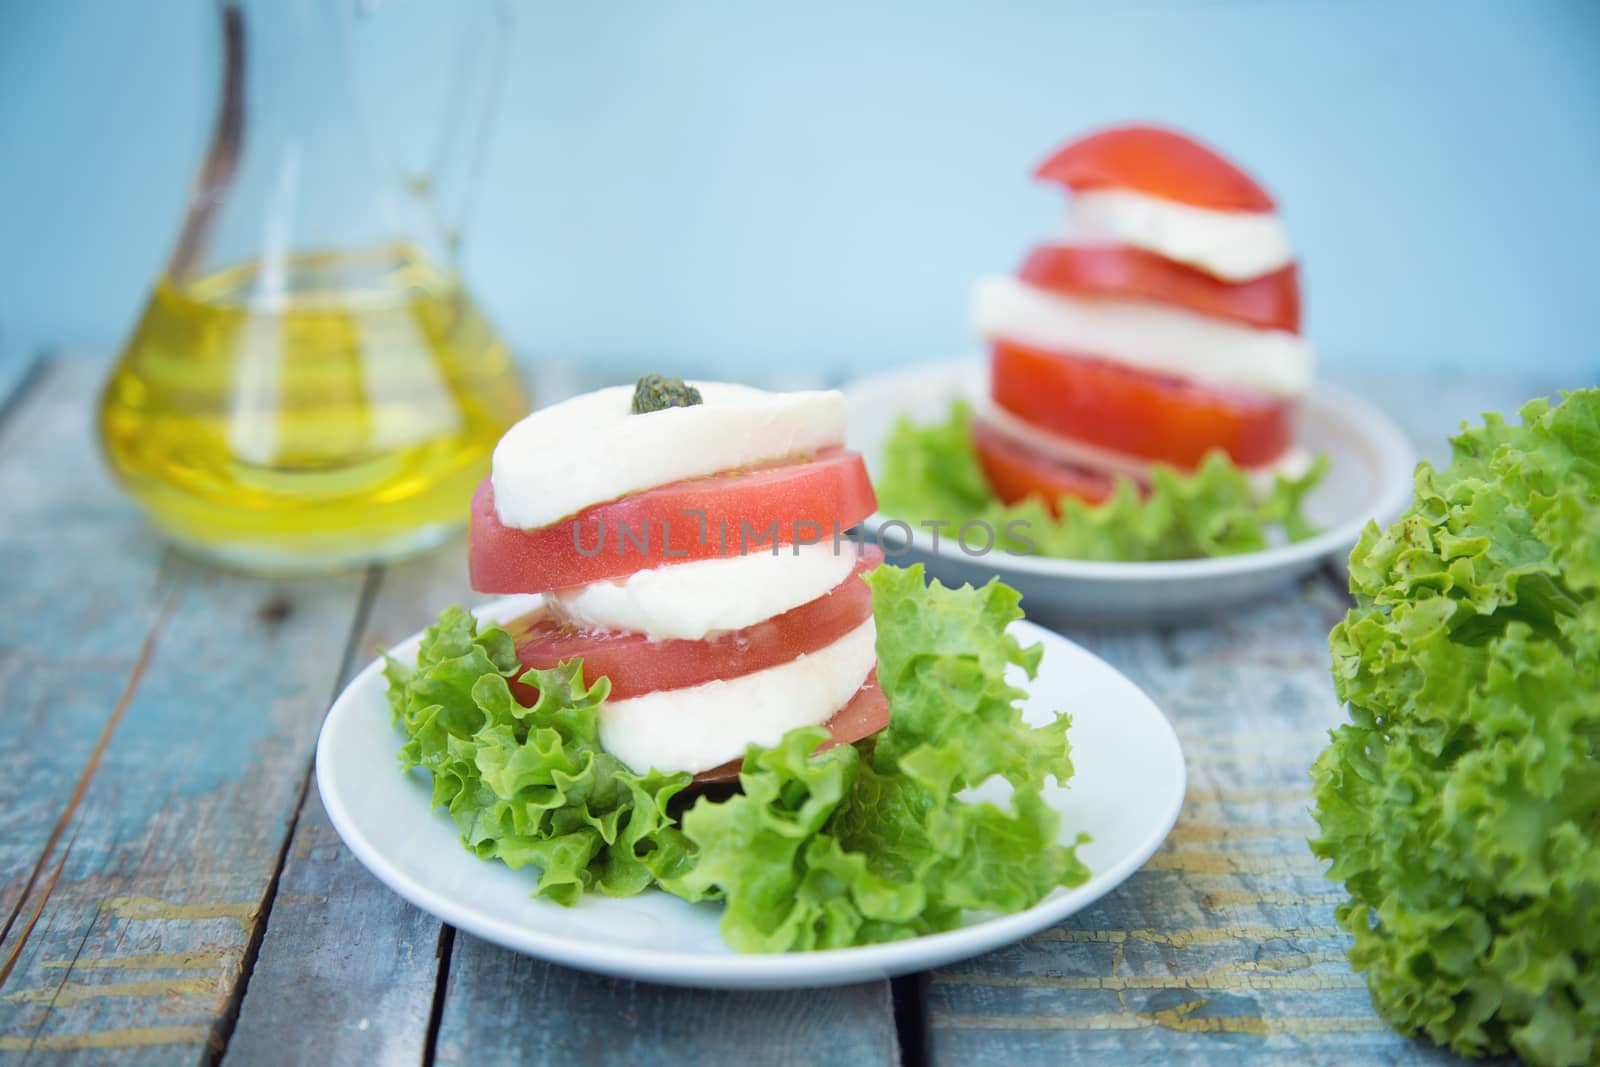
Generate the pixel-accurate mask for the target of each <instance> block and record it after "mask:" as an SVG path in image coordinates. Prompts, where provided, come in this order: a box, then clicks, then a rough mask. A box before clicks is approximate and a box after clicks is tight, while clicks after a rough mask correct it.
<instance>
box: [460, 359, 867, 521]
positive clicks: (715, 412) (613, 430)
mask: <svg viewBox="0 0 1600 1067" xmlns="http://www.w3.org/2000/svg"><path fill="white" fill-rule="evenodd" d="M691 384H693V385H694V386H695V387H696V388H697V389H699V390H700V395H701V397H702V398H704V401H705V402H704V403H702V404H695V405H693V406H691V407H682V408H666V409H665V410H662V411H652V412H649V413H647V414H643V415H634V414H632V413H631V412H630V407H631V405H632V402H633V387H632V386H627V385H619V386H613V387H612V388H609V389H600V390H596V391H595V392H592V393H584V394H583V395H582V396H575V397H573V398H572V399H571V400H566V401H563V402H562V403H559V404H555V405H552V406H551V407H547V408H543V409H541V410H539V411H535V412H534V413H533V414H531V415H529V416H528V417H527V418H525V419H523V420H522V421H521V422H519V423H517V424H516V425H515V426H513V427H511V429H509V430H507V431H506V433H505V436H504V437H502V438H500V443H499V444H498V445H496V446H495V450H494V468H493V471H492V473H491V475H490V478H491V482H492V484H493V486H494V506H495V511H496V513H497V514H498V516H499V518H500V521H501V522H502V523H504V524H505V525H507V526H513V527H519V528H521V529H525V530H530V529H537V528H540V527H544V526H549V525H551V524H552V523H555V522H559V521H560V520H562V519H565V518H568V517H570V516H572V515H576V514H577V513H578V512H580V511H582V510H583V509H584V508H586V507H589V506H590V505H592V504H601V503H604V502H606V501H608V500H615V499H617V498H618V497H622V496H626V495H628V494H629V493H637V492H640V491H642V490H645V489H652V488H654V487H656V486H658V485H666V484H668V483H669V482H676V481H681V480H683V479H685V478H699V477H702V476H704V475H708V474H716V473H718V472H719V471H725V470H732V469H734V468H737V467H747V466H750V465H751V464H755V463H760V462H763V461H765V460H774V459H784V458H788V457H798V456H803V455H807V454H809V453H812V452H816V451H818V450H820V449H823V448H828V447H831V446H834V445H842V444H843V443H844V426H845V409H844V395H843V394H842V393H839V392H837V391H833V390H826V391H823V390H814V391H808V392H794V393H769V392H767V391H766V390H764V389H752V388H750V387H749V386H744V385H731V384H728V383H724V382H693V383H691Z"/></svg>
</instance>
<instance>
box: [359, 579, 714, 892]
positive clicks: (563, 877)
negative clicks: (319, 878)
mask: <svg viewBox="0 0 1600 1067" xmlns="http://www.w3.org/2000/svg"><path fill="white" fill-rule="evenodd" d="M384 660H385V663H384V676H385V677H386V678H387V679H388V681H389V686H388V695H389V708H390V711H391V712H392V714H393V716H394V722H395V725H396V726H398V727H399V728H400V729H401V730H402V731H403V732H404V733H405V735H406V743H405V745H404V747H402V748H401V749H400V761H401V763H402V764H403V765H404V766H405V767H406V769H408V770H409V769H411V768H415V767H421V768H422V769H424V770H426V771H427V772H428V774H429V775H430V777H431V778H432V780H433V799H432V806H433V807H435V808H443V809H444V810H446V811H447V812H449V813H450V817H451V818H452V819H454V820H455V824H456V829H457V831H459V832H460V834H461V843H462V844H463V845H464V846H466V847H467V849H469V850H470V851H472V852H474V853H476V854H477V855H478V856H479V857H480V858H482V859H498V860H500V861H501V862H503V863H505V864H506V866H508V867H511V868H513V869H515V868H519V867H525V866H533V867H536V868H538V869H539V875H538V878H537V881H536V882H535V884H534V895H535V896H541V897H546V898H548V899H550V900H553V901H555V902H556V903H558V904H569V905H570V904H575V903H577V901H578V899H579V898H580V897H581V896H582V895H583V894H584V893H585V892H590V891H593V892H599V893H604V894H606V895H608V896H618V897H626V896H632V895H633V894H635V893H638V892H639V891H640V890H642V889H645V888H646V887H648V886H649V885H650V884H651V883H652V882H653V881H654V875H653V873H652V867H655V868H660V867H667V866H670V865H671V864H672V863H674V862H677V861H679V860H680V859H681V854H682V850H683V847H684V844H683V839H682V836H681V834H680V833H679V832H678V830H677V827H676V825H675V823H674V822H673V820H672V819H671V818H670V817H669V815H668V811H667V806H668V803H669V802H670V801H671V800H672V798H673V796H675V795H676V794H677V793H679V792H680V791H682V790H683V788H684V787H685V786H687V785H688V784H689V780H690V778H689V775H687V774H656V773H651V774H643V775H641V774H635V773H633V772H632V771H631V770H629V769H628V767H627V766H626V765H625V764H624V763H623V762H622V761H621V760H619V759H617V758H616V757H615V756H613V755H611V754H610V753H609V752H606V751H605V750H604V749H603V748H601V747H600V724H599V712H600V704H601V702H602V701H604V700H605V698H606V695H607V694H608V693H609V692H610V690H611V685H610V683H609V682H607V681H606V680H605V679H604V678H601V679H599V680H597V681H596V682H595V683H594V684H592V685H587V686H586V685H585V684H584V681H583V664H582V662H581V661H578V660H574V661H572V662H569V663H563V664H561V665H559V666H557V667H555V668H553V669H550V670H528V671H524V670H523V668H522V665H521V664H520V663H519V662H518V661H517V655H516V649H515V647H514V646H513V644H512V640H511V636H510V635H509V634H507V633H506V632H505V631H504V630H502V629H500V628H499V627H497V626H487V627H485V628H483V629H482V630H481V631H480V630H479V628H478V624H477V622H476V620H474V619H473V617H472V615H471V614H469V613H468V612H466V611H463V610H462V609H461V608H459V607H452V608H448V609H446V610H445V612H444V613H443V614H442V615H440V616H439V620H438V621H437V622H436V623H434V625H432V626H430V627H429V628H428V629H427V631H426V633H424V635H423V639H422V645H421V647H420V648H419V649H418V650H417V660H416V664H415V666H412V667H407V666H406V665H404V664H402V663H400V662H399V661H397V660H395V659H394V658H393V657H390V656H387V655H386V656H385V657H384ZM513 676H520V680H522V681H524V682H527V683H528V684H530V685H532V686H534V687H536V688H537V689H538V691H539V698H538V700H537V701H536V702H535V703H534V705H533V706H532V707H526V706H524V705H523V704H521V703H519V702H518V701H517V699H516V697H515V696H514V695H513V694H512V692H511V687H510V685H509V684H508V682H509V680H510V679H511V678H512V677H513ZM647 860H648V861H649V863H648V864H647V862H646V861H647Z"/></svg>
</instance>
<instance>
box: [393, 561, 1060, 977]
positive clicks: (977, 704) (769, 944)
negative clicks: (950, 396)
mask: <svg viewBox="0 0 1600 1067" xmlns="http://www.w3.org/2000/svg"><path fill="white" fill-rule="evenodd" d="M868 581H869V582H870V583H871V584H872V587H873V611H874V616H875V620H876V623H877V628H878V681H879V684H880V685H881V686H882V687H883V690H884V693H885V695H886V696H887V698H888V701H889V706H890V721H889V725H888V727H886V728H885V729H884V730H883V731H882V732H881V733H880V734H878V735H877V736H876V737H874V738H869V739H867V740H865V741H862V742H859V743H858V744H856V745H853V746H852V745H840V746H837V747H835V748H831V749H827V750H825V751H822V752H817V751H816V749H817V746H818V745H819V744H820V743H821V742H822V741H823V740H824V739H825V738H826V736H827V734H826V732H825V731H824V730H823V729H822V728H820V727H806V728H802V729H798V730H794V731H791V732H790V733H789V734H788V735H786V736H785V737H784V738H783V740H782V741H781V742H780V743H779V744H778V745H776V746H775V747H773V748H771V749H763V748H760V747H759V746H751V748H750V751H749V753H748V754H747V755H746V757H745V760H744V764H743V767H742V772H741V774H740V786H741V791H740V792H739V793H738V794H735V795H734V796H731V797H728V798H725V799H721V800H718V799H715V798H714V797H712V796H709V795H702V796H700V797H698V798H697V800H696V801H695V803H694V805H693V806H692V807H690V808H688V809H687V811H684V812H683V813H682V815H681V819H680V818H677V817H675V816H676V809H677V808H679V807H681V805H678V804H674V803H673V801H674V799H675V798H676V797H677V796H678V794H680V793H681V792H682V790H683V789H684V788H685V787H686V786H687V785H688V784H689V780H690V779H689V776H688V775H686V774H676V775H665V774H657V773H650V774H645V775H640V774H636V773H634V772H633V771H631V770H630V769H629V768H627V767H626V766H625V765H623V764H622V763H621V761H619V760H618V759H616V758H615V757H614V756H612V755H610V754H609V753H607V752H605V751H604V749H602V748H601V746H600V743H599V730H598V714H599V707H600V704H601V703H602V702H603V701H604V700H605V697H606V694H607V692H608V691H609V685H608V683H607V682H606V680H605V679H603V678H602V679H598V680H596V681H595V682H594V683H593V684H591V685H585V684H584V681H583V672H582V664H581V663H579V662H577V661H573V662H570V663H564V664H562V665H561V666H559V667H557V668H555V669H553V670H548V671H528V672H526V673H521V674H519V672H520V671H521V667H520V665H519V664H518V662H517V659H516V655H515V650H514V648H513V646H512V642H511V639H510V637H509V636H508V635H507V634H506V633H505V631H504V630H501V629H499V628H498V627H495V626H484V627H481V628H480V627H479V626H478V624H477V623H476V622H475V621H474V620H473V618H472V616H471V615H470V614H468V613H467V612H465V611H462V610H461V609H460V608H451V609H449V610H448V611H446V612H445V613H444V614H443V615H441V616H440V618H439V621H438V622H437V623H436V624H435V625H434V626H433V627H431V628H430V629H429V630H428V631H427V633H426V634H425V636H424V639H423V641H422V645H421V648H420V649H419V651H418V655H417V662H416V665H415V666H414V667H407V666H405V665H402V664H400V663H398V662H397V661H395V660H393V659H389V660H388V662H387V664H386V671H385V673H386V675H387V677H388V679H389V701H390V707H391V710H392V711H393V714H394V721H395V724H396V725H397V727H398V728H399V729H400V731H401V732H402V733H403V734H404V735H405V737H406V741H405V744H404V746H403V748H402V749H401V752H400V758H401V761H402V763H403V764H404V765H405V766H406V767H407V768H412V767H421V768H424V769H425V770H427V771H428V772H429V774H430V775H431V776H432V780H433V801H432V802H433V805H434V806H435V807H438V808H443V809H445V810H446V811H448V812H449V813H450V815H451V817H452V818H453V819H454V820H455V824H456V827H457V829H458V831H459V832H460V834H461V840H462V843H463V844H464V845H465V846H466V847H467V848H468V849H470V850H472V851H473V852H474V853H476V854H477V855H478V856H480V857H482V858H484V859H499V860H501V861H503V862H505V863H507V864H508V865H510V866H512V867H521V866H524V865H530V866H533V867H537V868H539V874H538V878H537V881H536V883H535V889H534V891H535V894H536V895H539V896H543V897H546V898H548V899H550V900H553V901H555V902H556V903H560V904H567V905H570V904H574V903H576V902H577V901H578V900H579V899H581V897H582V895H583V894H584V893H585V892H591V891H592V892H600V893H606V894H611V895H617V896H627V895H631V894H634V893H638V892H641V891H643V890H645V889H647V888H649V887H651V886H658V887H660V888H662V889H665V890H667V891H669V892H672V893H676V894H677V895H679V896H682V897H684V898H685V899H688V900H695V901H698V900H722V901H724V902H725V909H724V913H723V920H722V931H723V936H724V938H725V939H726V940H727V942H728V943H729V944H730V945H731V946H732V947H734V948H735V949H738V950H740V951H748V952H776V951H786V950H792V949H813V948H829V947H840V946H846V945H859V944H867V943H872V942H880V941H887V940H894V939H898V938H905V937H913V936H916V935H918V934H921V933H927V932H931V931H936V930H944V929H949V928H951V927H953V926H955V925H957V924H958V923H959V922H960V921H961V919H962V916H963V914H964V913H965V912H967V911H969V910H970V911H991V912H1011V911H1017V910H1020V909H1022V908H1026V907H1028V906H1030V905H1032V904H1033V903H1035V902H1037V901H1038V900H1039V899H1040V898H1042V897H1043V896H1045V895H1046V894H1048V893H1050V892H1051V891H1052V890H1054V889H1055V888H1056V887H1057V886H1070V885H1077V884H1081V883H1082V882H1083V881H1084V880H1085V879H1087V877H1088V871H1087V869H1086V868H1085V867H1084V866H1083V864H1082V863H1081V862H1080V861H1079V859H1078V857H1077V852H1076V849H1077V847H1078V845H1079V844H1081V843H1082V842H1083V841H1084V840H1086V838H1082V837H1080V838H1079V839H1078V840H1077V841H1075V842H1073V843H1071V844H1066V843H1063V842H1062V841H1061V840H1060V837H1061V833H1060V830H1061V828H1060V826H1059V818H1058V815H1057V813H1056V811H1055V810H1054V809H1053V808H1051V807H1050V806H1049V805H1048V804H1047V803H1046V802H1045V800H1044V798H1043V790H1044V788H1045V787H1046V784H1047V782H1048V780H1049V779H1052V778H1053V779H1055V780H1056V781H1057V782H1060V783H1065V782H1067V780H1068V779H1069V778H1070V777H1071V775H1072V762H1071V749H1070V746H1069V744H1068V741H1067V729H1068V726H1069V724H1070V720H1069V719H1068V718H1067V717H1066V716H1064V715H1062V716H1057V717H1056V718H1055V719H1054V720H1053V721H1052V722H1050V723H1049V724H1047V725H1044V726H1038V727H1034V726H1029V725H1028V724H1027V723H1025V722H1024V721H1023V719H1022V713H1021V708H1020V705H1019V701H1021V700H1022V699H1023V697H1024V696H1025V693H1024V692H1023V690H1021V689H1020V688H1018V687H1017V686H1015V685H1012V684H1011V683H1010V682H1008V681H1007V678H1006V675H1007V671H1008V669H1012V668H1015V669H1020V670H1021V671H1022V672H1023V673H1024V674H1025V675H1027V676H1029V677H1031V676H1032V675H1033V673H1034V671H1035V670H1036V669H1037V666H1038V662H1039V656H1040V653H1041V650H1040V648H1039V647H1038V646H1032V647H1027V648H1024V647H1023V646H1022V645H1021V644H1020V643H1019V642H1018V641H1017V640H1016V638H1015V637H1014V636H1012V635H1011V634H1009V633H1008V632H1007V631H1006V626H1007V624H1008V623H1010V622H1011V621H1013V620H1014V619H1017V618H1020V617H1021V611H1020V610H1019V608H1018V606H1017V605H1018V602H1019V599H1020V598H1019V596H1018V594H1017V593H1016V592H1015V591H1014V590H1012V589H1009V588H1007V587H1006V586H1004V585H1001V584H1000V583H999V582H997V581H995V582H990V583H989V584H988V585H986V586H984V587H983V588H982V589H972V588H970V587H963V588H961V589H946V588H944V587H942V586H940V585H939V584H938V583H933V584H932V585H925V584H924V580H923V573H922V568H921V567H913V568H910V569H907V570H901V569H899V568H895V567H888V566H883V567H879V568H877V569H876V570H875V571H874V572H873V573H872V575H871V576H870V577H869V578H868ZM513 678H520V680H523V681H526V682H528V683H530V684H531V685H533V686H535V687H536V688H537V689H538V691H539V697H538V701H537V702H536V703H535V704H534V705H533V706H532V707H525V706H523V705H521V704H519V703H518V701H517V700H516V697H515V694H514V693H513V691H512V689H511V687H510V685H509V684H508V683H509V681H510V680H512V679H513ZM995 778H998V779H1002V780H1003V781H1004V782H1005V783H1007V785H1008V786H1009V790H1010V797H1009V799H1008V800H1007V802H1006V803H1005V804H1004V805H1003V806H1002V805H996V804H992V803H988V802H984V801H978V800H973V799H968V798H963V797H962V796H960V795H959V794H960V793H962V791H964V790H967V789H970V788H972V787H974V786H978V785H981V784H983V783H984V782H986V781H989V780H991V779H995Z"/></svg>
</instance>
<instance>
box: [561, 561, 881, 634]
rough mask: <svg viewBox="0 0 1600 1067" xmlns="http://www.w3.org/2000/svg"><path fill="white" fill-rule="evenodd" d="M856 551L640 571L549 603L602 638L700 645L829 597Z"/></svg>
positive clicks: (582, 588) (847, 571)
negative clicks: (631, 635) (626, 636)
mask: <svg viewBox="0 0 1600 1067" xmlns="http://www.w3.org/2000/svg"><path fill="white" fill-rule="evenodd" d="M856 547H857V546H856V543H855V542H853V541H849V540H842V541H840V543H839V545H838V547H837V549H836V548H835V546H834V544H833V541H832V539H831V538H829V539H826V540H823V541H820V542H818V543H817V544H814V545H779V546H778V547H777V551H776V553H774V552H773V551H771V550H768V549H758V550H756V551H754V552H751V553H748V554H745V555H735V556H728V557H726V558H722V559H706V560H695V561H693V562H690V563H674V564H671V565H668V566H665V567H656V568H653V569H651V570H643V571H635V572H634V573H633V574H631V575H629V576H628V577H627V578H624V579H620V580H618V581H606V582H595V583H593V584H591V585H585V586H579V587H578V588H576V589H563V590H558V591H556V592H554V593H551V594H550V595H549V598H550V603H551V606H552V607H553V608H554V609H555V610H556V612H557V613H558V614H559V615H561V616H562V617H564V618H566V619H569V620H571V621H572V622H576V623H579V624H582V625H586V626H593V627H597V628H599V629H603V630H635V631H638V632H640V633H644V634H647V635H648V636H649V637H651V638H652V639H654V640H665V639H668V638H677V639H681V640H686V641H699V640H701V639H703V638H705V637H707V636H709V635H710V634H713V633H716V632H718V631H722V630H742V629H744V628H745V627H746V626H754V625H755V624H756V623H758V622H761V621H763V620H765V619H770V618H772V617H773V616H774V615H782V614H783V613H784V612H786V611H789V610H790V609H792V608H797V607H799V606H800V605H801V604H806V603H809V602H811V601H813V600H815V599H817V598H818V597H820V596H822V595H824V594H826V593H828V592H829V591H831V590H832V589H833V588H834V587H835V586H837V585H838V584H839V583H840V582H842V581H844V580H845V579H846V578H847V577H849V575H850V572H851V570H853V569H854V568H855V565H856V559H857V556H856Z"/></svg>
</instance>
